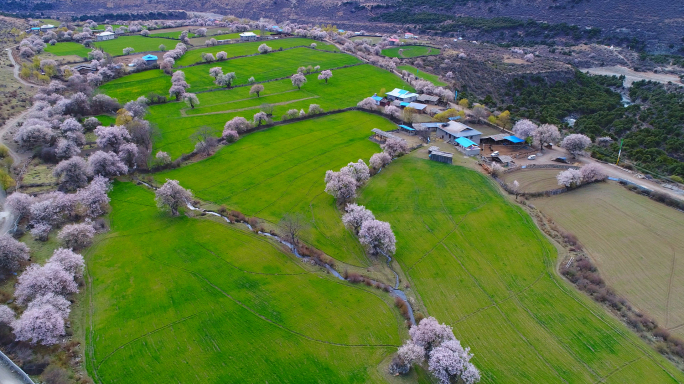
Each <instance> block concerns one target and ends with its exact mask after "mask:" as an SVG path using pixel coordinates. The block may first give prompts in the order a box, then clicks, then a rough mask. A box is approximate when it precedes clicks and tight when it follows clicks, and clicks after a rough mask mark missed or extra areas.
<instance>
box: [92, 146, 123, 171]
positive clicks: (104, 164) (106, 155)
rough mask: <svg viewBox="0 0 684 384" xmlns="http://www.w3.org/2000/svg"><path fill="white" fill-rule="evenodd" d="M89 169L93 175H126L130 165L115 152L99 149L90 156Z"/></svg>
mask: <svg viewBox="0 0 684 384" xmlns="http://www.w3.org/2000/svg"><path fill="white" fill-rule="evenodd" d="M88 169H90V172H92V174H93V175H100V176H105V177H111V176H119V175H125V174H126V173H127V172H128V167H127V166H126V164H124V163H123V162H122V161H121V160H120V159H119V158H118V157H117V156H116V154H115V153H113V152H103V151H97V152H95V153H93V154H92V155H90V157H89V158H88Z"/></svg>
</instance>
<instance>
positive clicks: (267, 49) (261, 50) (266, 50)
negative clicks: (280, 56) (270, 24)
mask: <svg viewBox="0 0 684 384" xmlns="http://www.w3.org/2000/svg"><path fill="white" fill-rule="evenodd" d="M257 50H258V51H259V53H262V54H263V53H269V52H271V51H272V50H273V49H272V48H271V47H269V46H268V45H266V44H261V45H260V46H259V48H258V49H257Z"/></svg>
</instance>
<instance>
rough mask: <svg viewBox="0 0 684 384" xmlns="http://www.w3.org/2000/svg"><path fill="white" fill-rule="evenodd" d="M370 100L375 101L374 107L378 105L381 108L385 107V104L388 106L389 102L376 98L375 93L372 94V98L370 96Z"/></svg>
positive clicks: (380, 97)
mask: <svg viewBox="0 0 684 384" xmlns="http://www.w3.org/2000/svg"><path fill="white" fill-rule="evenodd" d="M371 99H373V101H375V105H379V106H381V107H384V106H386V105H387V104H389V102H388V101H387V99H385V98H384V97H382V96H378V94H377V93H376V94H374V95H373V96H371Z"/></svg>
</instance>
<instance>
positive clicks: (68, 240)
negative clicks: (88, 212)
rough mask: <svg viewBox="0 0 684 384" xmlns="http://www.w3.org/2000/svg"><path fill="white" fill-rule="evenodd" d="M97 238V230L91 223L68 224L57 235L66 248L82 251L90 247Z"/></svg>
mask: <svg viewBox="0 0 684 384" xmlns="http://www.w3.org/2000/svg"><path fill="white" fill-rule="evenodd" d="M93 236H95V228H93V226H92V225H91V224H89V223H81V224H68V225H65V226H64V228H62V230H61V231H60V232H59V234H57V238H58V239H59V240H61V241H62V243H63V244H64V246H65V247H67V248H74V249H82V248H85V247H87V246H89V245H90V244H91V243H92V241H93Z"/></svg>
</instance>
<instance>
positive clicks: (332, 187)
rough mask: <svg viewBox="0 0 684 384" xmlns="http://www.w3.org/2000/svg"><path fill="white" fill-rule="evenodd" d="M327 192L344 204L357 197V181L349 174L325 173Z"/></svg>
mask: <svg viewBox="0 0 684 384" xmlns="http://www.w3.org/2000/svg"><path fill="white" fill-rule="evenodd" d="M325 192H327V193H328V194H330V195H332V196H333V197H334V198H335V199H337V201H338V203H340V204H342V203H345V202H347V201H350V200H352V199H353V198H355V197H356V179H355V178H354V177H352V176H351V175H350V174H349V173H348V172H342V171H341V172H333V171H327V172H326V173H325Z"/></svg>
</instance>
